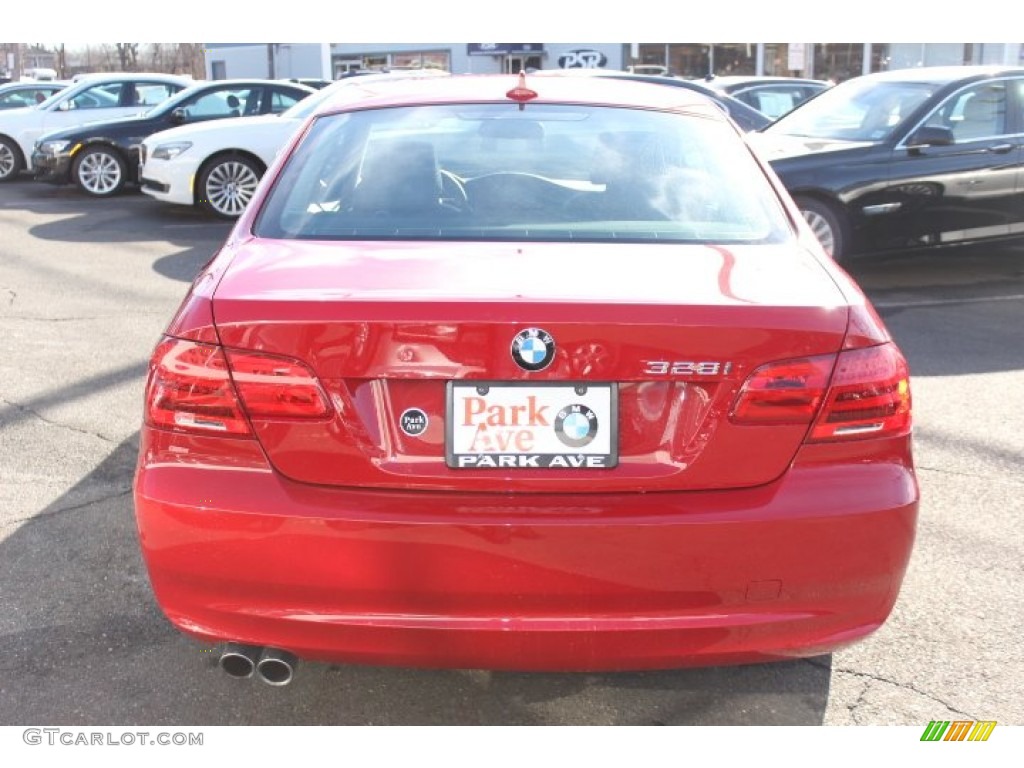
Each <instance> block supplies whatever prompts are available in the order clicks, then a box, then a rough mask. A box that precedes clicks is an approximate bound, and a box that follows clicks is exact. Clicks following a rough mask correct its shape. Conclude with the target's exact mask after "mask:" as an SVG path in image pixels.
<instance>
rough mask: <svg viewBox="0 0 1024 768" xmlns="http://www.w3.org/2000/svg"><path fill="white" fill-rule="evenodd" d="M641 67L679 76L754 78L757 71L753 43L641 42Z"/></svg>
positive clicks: (755, 48) (755, 47) (755, 52)
mask: <svg viewBox="0 0 1024 768" xmlns="http://www.w3.org/2000/svg"><path fill="white" fill-rule="evenodd" d="M636 63H637V64H638V65H640V66H641V67H644V68H648V67H655V66H664V67H668V70H669V74H673V75H679V76H681V77H706V76H707V75H708V74H711V73H714V74H716V75H753V74H754V73H755V72H756V71H757V45H755V44H754V43H642V44H641V45H640V60H639V61H638V62H636Z"/></svg>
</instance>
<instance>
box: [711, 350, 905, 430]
mask: <svg viewBox="0 0 1024 768" xmlns="http://www.w3.org/2000/svg"><path fill="white" fill-rule="evenodd" d="M830 376H831V381H830ZM729 417H730V419H731V420H732V421H733V423H735V424H744V425H763V426H769V425H782V424H806V425H812V424H813V425H812V426H811V430H810V433H809V434H808V436H807V441H808V442H822V441H827V440H849V439H856V438H870V437H889V436H893V435H903V434H907V433H908V432H909V431H910V372H909V369H908V367H907V363H906V360H904V359H903V356H902V355H901V354H900V351H899V350H898V349H897V348H896V345H894V344H892V343H891V342H889V343H885V344H878V345H876V346H873V347H864V348H860V349H847V350H843V351H842V352H840V353H839V354H838V355H817V356H814V357H807V358H798V359H795V360H782V361H778V362H774V363H768V364H766V365H762V366H761V367H759V368H757V369H756V370H755V371H754V372H753V373H751V374H750V376H749V377H748V378H747V380H746V381H745V382H744V383H743V386H742V387H741V388H740V392H739V394H738V395H737V397H736V401H735V402H734V404H733V407H732V410H731V412H730V414H729Z"/></svg>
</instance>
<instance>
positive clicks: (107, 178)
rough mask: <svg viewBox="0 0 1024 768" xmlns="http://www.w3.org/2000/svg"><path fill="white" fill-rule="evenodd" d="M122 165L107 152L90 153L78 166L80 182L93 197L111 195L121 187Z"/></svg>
mask: <svg viewBox="0 0 1024 768" xmlns="http://www.w3.org/2000/svg"><path fill="white" fill-rule="evenodd" d="M121 176H122V172H121V165H120V163H118V162H117V159H116V158H114V157H112V156H111V155H109V154H107V153H106V152H90V153H89V154H87V155H86V156H85V157H83V158H82V160H81V162H79V164H78V180H79V182H80V183H81V185H82V188H83V189H84V190H85V191H86V192H89V193H91V194H93V195H109V194H110V193H112V192H114V191H116V190H117V189H118V188H119V187H120V186H121Z"/></svg>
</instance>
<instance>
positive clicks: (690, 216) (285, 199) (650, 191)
mask: <svg viewBox="0 0 1024 768" xmlns="http://www.w3.org/2000/svg"><path fill="white" fill-rule="evenodd" d="M254 233H255V234H256V235H257V236H261V237H268V238H275V239H315V240H350V239H367V240H370V239H372V240H377V239H386V240H390V239H399V240H466V239H470V240H475V239H483V240H526V241H531V240H536V241H577V240H581V241H600V242H607V241H615V240H659V241H668V242H715V243H758V242H779V241H781V240H783V239H785V238H787V237H790V236H792V234H791V230H790V228H789V225H788V222H787V220H786V218H785V216H784V214H783V212H782V208H781V206H780V204H779V201H778V199H777V197H776V196H775V193H774V191H773V189H772V187H771V186H770V185H769V184H768V182H767V180H766V178H765V177H764V175H763V173H762V172H761V170H760V168H759V167H758V166H757V164H756V163H755V162H754V161H753V159H752V158H751V156H750V154H749V152H747V150H746V148H745V147H744V144H743V141H742V139H741V138H740V137H739V135H738V134H737V133H736V132H735V130H734V129H732V128H731V127H730V126H729V125H727V124H726V123H724V122H722V121H719V120H711V119H707V118H703V117H698V116H693V115H682V114H678V113H673V112H660V111H654V110H643V109H623V108H612V107H591V106H578V105H565V106H560V105H552V104H530V105H527V106H526V107H525V108H524V109H520V108H519V105H517V104H509V103H503V104H469V105H430V106H421V107H406V108H388V109H373V110H363V111H354V112H347V113H340V114H334V115H327V116H323V117H320V118H318V119H316V120H315V121H314V123H313V124H312V126H311V127H310V129H309V131H308V132H307V135H306V136H305V137H304V139H303V140H302V141H301V143H300V144H299V145H298V146H297V148H296V149H295V151H294V153H293V155H292V157H291V158H290V159H289V161H288V162H287V164H286V165H285V167H284V169H283V171H282V173H281V174H280V176H279V177H278V178H277V180H276V182H275V183H274V185H273V188H272V189H271V190H270V193H269V196H268V199H267V201H266V203H265V204H264V206H263V209H262V211H261V212H260V215H259V217H258V218H257V222H256V226H255V229H254Z"/></svg>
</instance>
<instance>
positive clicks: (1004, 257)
mask: <svg viewBox="0 0 1024 768" xmlns="http://www.w3.org/2000/svg"><path fill="white" fill-rule="evenodd" d="M847 270H848V271H849V272H850V274H851V275H852V276H853V277H854V279H855V280H857V282H858V283H859V284H860V286H861V288H863V289H864V292H865V293H867V294H868V297H869V298H870V299H871V301H872V303H873V304H874V305H875V308H876V309H877V310H878V313H879V314H880V315H881V316H882V319H883V320H884V321H885V324H886V326H887V327H888V328H889V331H890V333H891V334H892V336H893V338H894V339H895V340H896V343H897V344H899V346H900V349H902V350H903V352H904V354H905V355H906V356H907V360H908V362H909V363H910V372H911V375H912V376H959V375H965V374H974V373H995V372H1000V371H1014V370H1020V369H1022V368H1024V345H1022V344H1020V342H1019V331H1018V327H1019V324H1020V314H1021V309H1022V307H1024V246H1022V245H1020V244H1018V243H1013V242H1008V243H1002V244H996V245H982V246H972V247H968V246H961V247H956V248H949V249H946V250H937V251H931V252H907V253H902V254H895V255H890V256H878V257H866V258H862V259H859V260H857V261H855V262H853V263H852V264H850V265H848V266H847Z"/></svg>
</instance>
